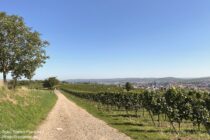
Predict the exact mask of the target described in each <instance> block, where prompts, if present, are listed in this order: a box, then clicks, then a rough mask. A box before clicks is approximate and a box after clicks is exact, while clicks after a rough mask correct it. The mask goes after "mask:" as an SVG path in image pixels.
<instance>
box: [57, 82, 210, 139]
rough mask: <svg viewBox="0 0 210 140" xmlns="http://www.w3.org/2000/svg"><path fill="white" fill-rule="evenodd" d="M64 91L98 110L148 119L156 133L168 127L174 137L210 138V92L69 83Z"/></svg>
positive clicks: (132, 117) (130, 117)
mask: <svg viewBox="0 0 210 140" xmlns="http://www.w3.org/2000/svg"><path fill="white" fill-rule="evenodd" d="M102 87H103V88H102ZM61 89H62V90H63V91H64V92H66V93H69V94H71V95H73V96H76V97H79V98H81V99H85V100H87V101H89V102H91V103H92V105H94V106H96V107H97V109H98V110H99V111H102V112H104V111H108V112H116V111H118V112H124V113H123V114H124V116H125V117H127V118H129V119H134V120H138V118H147V120H148V122H144V124H145V125H150V124H152V125H153V127H154V128H155V129H156V130H160V131H162V130H164V129H165V126H168V125H169V126H170V128H169V129H167V130H169V131H166V132H167V133H170V134H173V135H177V136H182V135H184V136H189V135H191V134H202V135H205V138H206V139H208V138H209V136H208V133H210V93H209V92H204V91H197V90H190V89H179V88H170V89H167V90H155V91H149V90H144V91H141V92H138V93H137V92H132V91H131V92H126V91H124V90H123V88H119V87H115V86H103V85H97V84H96V85H94V86H93V85H88V84H87V85H84V84H83V85H81V84H80V85H76V84H66V85H62V86H61ZM148 118H149V119H148ZM207 137H208V138H207Z"/></svg>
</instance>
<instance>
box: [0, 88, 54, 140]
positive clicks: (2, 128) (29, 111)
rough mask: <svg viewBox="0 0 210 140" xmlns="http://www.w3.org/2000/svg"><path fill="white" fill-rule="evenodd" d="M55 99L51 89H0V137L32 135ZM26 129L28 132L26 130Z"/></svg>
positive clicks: (13, 137)
mask: <svg viewBox="0 0 210 140" xmlns="http://www.w3.org/2000/svg"><path fill="white" fill-rule="evenodd" d="M56 100H57V97H56V95H55V94H54V93H53V92H52V91H47V90H46V91H44V90H27V89H25V90H23V89H22V90H20V89H19V90H17V91H9V90H6V89H4V88H2V89H0V139H1V138H2V139H8V138H9V137H12V139H19V138H18V136H25V135H30V136H31V135H33V134H32V133H31V132H32V131H34V130H36V128H37V126H38V125H39V124H40V122H41V121H42V120H43V119H45V118H46V116H47V114H48V112H49V111H50V110H51V108H52V107H53V106H54V104H55V102H56ZM27 131H28V132H27Z"/></svg>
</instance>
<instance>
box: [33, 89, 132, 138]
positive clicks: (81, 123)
mask: <svg viewBox="0 0 210 140" xmlns="http://www.w3.org/2000/svg"><path fill="white" fill-rule="evenodd" d="M55 94H56V95H57V96H58V100H57V102H56V104H55V106H54V107H53V109H52V111H51V112H50V113H49V115H48V117H47V119H46V120H45V121H44V122H43V123H42V124H41V125H40V127H39V128H38V130H37V131H38V132H40V133H38V134H37V135H35V136H34V139H38V140H130V138H129V137H128V136H126V135H125V134H122V133H120V132H119V131H117V130H116V129H114V128H112V127H110V126H108V125H107V124H106V123H105V122H103V121H101V120H99V119H97V118H95V117H93V116H92V115H90V114H89V113H88V112H87V111H85V110H84V109H82V108H80V107H79V106H77V105H76V104H75V103H73V102H72V101H70V100H68V99H67V98H66V97H65V96H64V95H63V94H62V93H60V91H58V90H56V91H55Z"/></svg>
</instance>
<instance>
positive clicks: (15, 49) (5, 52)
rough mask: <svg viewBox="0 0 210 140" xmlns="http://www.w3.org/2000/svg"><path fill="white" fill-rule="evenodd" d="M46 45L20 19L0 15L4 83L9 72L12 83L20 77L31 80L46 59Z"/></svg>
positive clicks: (0, 49)
mask: <svg viewBox="0 0 210 140" xmlns="http://www.w3.org/2000/svg"><path fill="white" fill-rule="evenodd" d="M48 44H49V43H48V42H47V41H43V40H42V39H41V38H40V34H39V33H38V32H36V31H32V29H31V28H29V27H27V26H26V25H25V23H24V21H23V18H22V17H19V16H16V15H11V16H10V15H7V14H6V13H0V58H1V59H0V72H2V73H3V78H4V83H6V82H7V78H6V77H7V74H8V73H9V72H11V74H12V77H13V79H14V81H17V79H18V78H21V77H25V78H27V79H31V78H32V77H33V75H34V72H35V70H36V69H37V68H38V67H41V66H42V64H44V63H45V60H46V59H47V58H48V56H46V52H45V47H46V46H47V45H48ZM14 83H16V82H14Z"/></svg>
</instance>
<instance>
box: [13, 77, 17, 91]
mask: <svg viewBox="0 0 210 140" xmlns="http://www.w3.org/2000/svg"><path fill="white" fill-rule="evenodd" d="M16 86H17V78H14V79H13V89H14V90H15V89H16Z"/></svg>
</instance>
